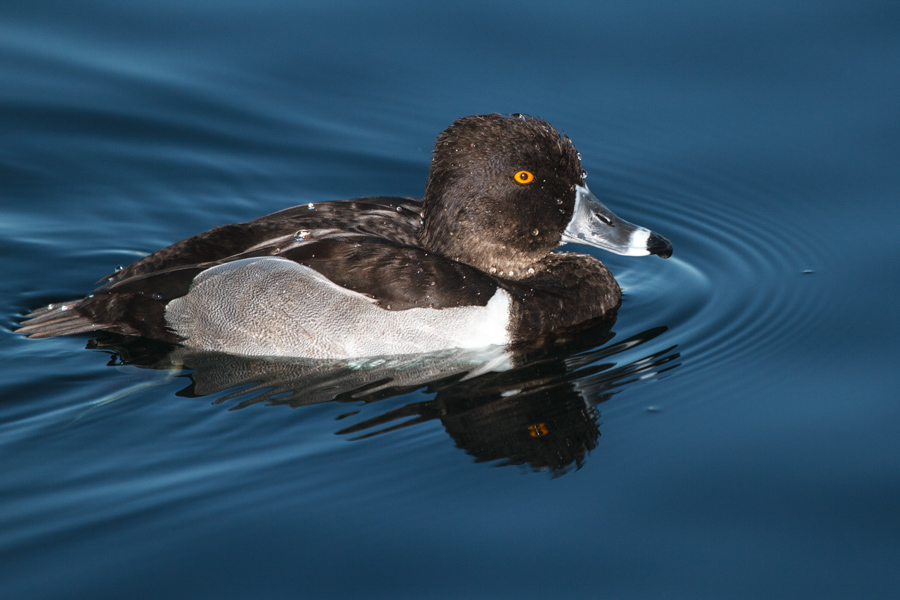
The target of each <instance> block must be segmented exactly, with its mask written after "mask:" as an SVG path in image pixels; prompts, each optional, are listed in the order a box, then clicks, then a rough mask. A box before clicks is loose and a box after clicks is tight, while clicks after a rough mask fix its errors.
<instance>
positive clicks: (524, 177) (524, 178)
mask: <svg viewBox="0 0 900 600" xmlns="http://www.w3.org/2000/svg"><path fill="white" fill-rule="evenodd" d="M513 179H515V180H516V183H531V182H532V181H534V173H532V172H531V171H519V172H518V173H516V174H515V175H513Z"/></svg>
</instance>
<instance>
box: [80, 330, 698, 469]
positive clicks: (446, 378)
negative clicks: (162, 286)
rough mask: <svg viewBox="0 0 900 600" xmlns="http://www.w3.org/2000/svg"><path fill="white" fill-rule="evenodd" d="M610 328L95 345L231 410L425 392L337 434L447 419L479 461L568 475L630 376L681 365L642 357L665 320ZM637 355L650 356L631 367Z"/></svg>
mask: <svg viewBox="0 0 900 600" xmlns="http://www.w3.org/2000/svg"><path fill="white" fill-rule="evenodd" d="M611 326H612V323H611V322H610V321H605V322H601V323H597V324H595V326H594V327H593V328H592V329H590V330H589V331H582V332H580V333H579V334H578V335H572V336H565V335H564V336H557V337H555V338H553V339H545V340H542V341H540V342H538V343H534V344H531V345H529V346H527V347H521V348H515V349H508V348H488V349H482V350H478V351H472V350H465V351H464V350H454V351H445V352H439V353H434V354H428V355H416V356H392V357H380V358H366V359H357V360H343V361H324V360H311V359H286V358H270V359H260V358H255V357H247V356H236V355H229V354H217V353H210V352H200V351H197V350H192V349H187V348H181V347H171V346H166V345H162V344H158V343H155V342H147V341H146V340H134V339H125V338H121V337H119V336H112V335H104V336H102V337H98V338H96V339H95V340H92V341H91V343H90V344H89V346H90V347H93V348H98V349H104V350H106V351H109V352H111V353H112V354H113V359H112V361H111V363H110V364H116V365H118V364H131V365H137V366H142V367H149V368H157V369H160V368H165V369H173V368H176V369H177V368H186V369H189V370H190V371H191V372H190V373H189V377H190V380H191V384H190V385H189V386H188V387H186V388H185V389H183V390H181V391H180V392H178V395H179V396H186V397H206V396H213V395H215V396H216V399H215V400H214V403H215V404H223V405H226V406H228V407H229V408H230V409H231V410H236V409H241V408H245V407H247V406H250V405H253V404H259V403H265V404H268V405H286V406H291V407H302V406H308V405H313V404H318V403H322V402H332V401H336V402H347V403H354V404H357V405H358V404H360V403H375V402H379V401H381V400H384V399H387V398H395V397H398V396H403V395H406V394H412V393H413V392H416V391H418V392H419V393H417V394H415V397H416V398H421V397H422V396H423V395H426V396H430V399H428V400H424V401H421V400H420V401H411V402H408V403H406V404H404V405H402V406H400V407H397V408H393V409H391V410H388V411H387V412H384V413H383V414H381V415H379V416H377V417H372V418H369V419H366V420H364V421H362V422H358V423H355V424H353V425H351V426H349V427H345V428H343V429H341V430H340V431H338V432H337V434H338V435H344V436H347V437H348V438H349V439H351V440H358V439H364V438H369V437H372V436H376V435H382V434H385V433H388V432H391V431H396V430H398V429H401V428H405V427H412V426H415V425H418V424H421V423H425V422H428V421H434V420H438V421H440V422H441V424H442V426H443V427H444V429H445V430H446V431H447V433H448V434H449V435H450V437H452V438H453V440H454V442H455V443H456V446H457V447H459V448H460V449H462V450H464V451H465V452H467V453H468V454H469V455H471V456H472V457H474V459H475V461H476V462H486V461H491V462H496V463H497V464H500V465H523V466H525V467H526V468H528V469H531V470H536V471H549V472H551V473H552V474H553V475H554V476H558V475H562V474H564V473H567V472H569V471H571V470H573V469H574V470H577V469H579V468H580V467H581V466H582V465H583V463H584V460H585V458H586V457H587V455H588V453H590V451H591V450H593V449H594V448H595V447H596V445H597V439H598V438H599V436H600V430H599V424H598V418H599V411H598V409H597V406H598V405H599V404H601V403H603V402H605V401H607V400H609V399H610V398H611V397H612V396H613V395H615V394H616V393H617V392H618V391H620V390H621V389H622V388H623V387H624V386H627V385H628V384H629V383H631V382H633V381H635V380H638V379H642V378H646V377H649V376H654V375H658V374H660V373H663V372H665V371H668V370H670V369H673V368H675V367H677V366H678V364H679V363H678V359H679V357H680V355H679V354H678V353H677V352H675V346H671V347H668V348H665V349H663V350H659V351H656V352H653V353H650V354H645V355H644V354H641V353H640V350H639V349H640V346H642V345H644V344H646V343H647V342H649V341H650V340H653V339H655V338H657V337H658V336H660V335H661V334H663V333H664V332H665V331H666V328H665V327H658V328H654V329H649V330H647V331H644V332H642V333H640V334H638V335H635V336H633V337H630V338H628V339H626V340H623V341H619V342H615V343H611V341H612V339H613V338H614V334H613V333H612V331H611ZM626 351H627V354H623V353H625V352H626ZM635 352H637V353H638V355H639V356H640V358H637V359H634V360H627V362H625V363H624V364H622V361H623V359H626V357H629V358H630V357H633V356H634V355H635ZM620 355H621V356H620ZM357 412H358V411H352V412H350V413H349V414H347V415H343V416H344V417H347V416H353V415H355V414H356V413H357Z"/></svg>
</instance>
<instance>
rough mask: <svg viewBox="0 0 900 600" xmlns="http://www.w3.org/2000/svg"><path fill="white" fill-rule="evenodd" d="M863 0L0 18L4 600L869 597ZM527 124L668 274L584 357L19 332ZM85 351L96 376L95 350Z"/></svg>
mask: <svg viewBox="0 0 900 600" xmlns="http://www.w3.org/2000/svg"><path fill="white" fill-rule="evenodd" d="M898 41H900V12H898V10H897V9H896V8H895V7H894V5H893V4H891V3H881V2H856V3H853V4H852V5H849V4H846V3H839V2H817V3H807V2H800V1H797V2H761V3H759V2H758V3H755V4H754V5H753V6H752V7H751V6H744V7H730V6H722V5H721V4H720V3H715V2H703V1H694V2H689V3H686V4H681V5H678V6H675V7H673V6H671V5H670V4H667V3H662V2H651V3H646V4H641V5H636V4H633V3H626V2H609V3H588V2H570V3H563V4H561V5H559V6H555V7H553V8H547V7H545V6H543V5H542V4H539V3H529V2H525V3H522V2H518V3H507V2H490V3H485V2H478V3H475V2H461V3H459V2H458V3H453V4H452V5H447V6H442V5H435V6H429V7H424V6H419V5H417V4H412V3H404V2H393V3H379V4H378V5H377V6H376V5H372V4H369V3H362V2H346V3H342V4H340V5H334V4H326V3H314V2H301V3H286V2H278V1H273V2H266V3H258V2H254V3H250V2H232V3H227V4H210V3H205V2H187V3H185V2H178V3H175V2H162V3H159V2H156V3H152V4H151V3H128V4H125V5H123V4H121V3H111V2H107V1H99V0H98V1H94V2H79V3H77V5H74V4H71V3H65V2H32V3H27V4H21V5H20V6H9V7H6V8H5V9H4V17H3V19H2V21H0V72H2V74H3V81H4V83H3V85H2V86H0V256H2V261H0V269H2V275H3V280H4V284H3V285H2V286H0V300H2V306H3V307H4V309H3V311H2V317H0V318H2V325H3V331H2V332H0V355H2V358H3V361H2V362H3V365H4V366H3V377H2V379H0V456H2V457H3V458H2V459H0V460H2V471H3V475H2V476H0V486H2V494H0V591H2V594H3V596H4V597H27V598H60V597H73V598H75V597H78V598H80V597H85V598H118V597H122V596H123V595H128V596H129V597H136V598H141V597H146V598H157V597H170V598H182V597H183V598H197V597H220V598H221V597H235V598H243V597H254V598H269V597H271V598H282V597H311V598H344V597H385V598H422V597H429V598H430V597H446V598H459V597H466V598H512V597H515V598H537V597H546V596H547V595H548V594H553V595H554V596H559V597H571V598H596V597H614V598H645V597H684V598H702V597H708V598H722V597H747V598H758V597H783V598H796V597H816V598H822V597H835V598H838V597H847V596H851V595H852V596H854V597H866V598H888V597H893V595H894V594H895V590H896V589H897V587H898V585H900V576H898V572H897V569H896V567H895V565H896V563H897V561H898V559H900V509H898V507H900V452H898V446H897V441H896V439H897V435H896V432H897V431H898V428H900V404H898V402H897V400H896V397H897V393H896V387H897V383H898V376H897V369H896V366H895V362H896V357H897V356H898V350H900V347H898V346H900V344H898V341H897V340H898V334H900V326H898V321H897V319H896V318H895V316H894V315H895V313H896V311H895V306H894V305H895V303H896V298H897V296H898V291H900V290H898V284H897V277H896V274H897V273H898V272H900V259H898V256H900V252H898V242H897V240H896V236H895V235H894V234H893V233H892V231H893V230H894V228H895V227H896V226H897V225H898V224H900V208H898V206H900V204H898V202H897V200H898V196H900V171H898V169H897V168H896V165H897V164H898V159H900V120H898V116H897V110H896V106H897V98H898V97H900V44H898ZM482 112H504V113H506V112H524V113H529V114H534V115H538V116H541V117H543V118H545V119H547V120H548V121H550V122H551V123H553V124H554V125H556V126H557V127H558V128H560V129H561V130H564V131H565V132H566V133H567V134H568V135H569V136H570V137H571V138H572V139H573V141H574V143H575V144H576V146H577V147H578V149H579V150H580V152H581V154H582V155H583V157H584V166H585V168H586V169H587V171H588V173H589V179H588V182H589V184H590V186H591V189H592V191H594V192H595V193H597V194H598V195H599V196H600V197H601V198H603V199H604V201H605V202H607V203H608V205H610V206H611V207H612V208H613V209H614V210H615V211H616V212H617V213H618V214H620V215H621V216H623V217H624V218H626V219H628V220H631V221H633V222H637V223H640V224H642V225H645V226H647V227H650V228H652V229H654V230H656V231H659V232H660V233H663V234H664V235H666V236H668V237H669V238H671V239H672V241H673V243H674V245H675V255H674V257H673V258H672V259H670V260H668V261H662V260H658V259H656V258H653V257H651V258H645V259H633V258H623V257H618V256H608V255H606V254H604V253H602V252H600V251H596V252H595V251H593V250H592V251H591V252H592V253H594V255H595V256H597V257H598V258H600V259H601V260H604V261H605V262H606V263H607V264H608V266H609V267H610V268H611V270H612V271H613V273H614V274H615V275H616V277H617V279H618V280H619V281H620V283H621V284H622V286H623V287H624V288H625V297H624V301H623V305H622V307H621V309H620V310H619V314H618V318H617V320H616V322H615V324H614V325H613V326H612V328H611V329H607V328H602V327H601V328H598V329H596V330H593V331H591V332H588V333H586V334H585V335H582V336H579V337H577V338H576V339H571V340H565V341H564V342H561V343H559V344H557V345H555V346H553V347H550V348H546V347H542V348H536V349H531V350H530V351H528V352H524V353H522V354H521V355H517V357H516V360H515V361H514V364H513V365H512V366H513V368H511V369H509V370H506V371H502V372H494V371H491V369H490V368H485V367H484V365H485V364H489V361H490V360H491V357H489V356H488V357H486V356H475V357H473V356H469V355H465V356H460V355H459V354H454V353H449V355H440V356H431V357H427V358H422V359H419V360H400V359H397V360H396V361H393V362H392V361H391V360H386V361H385V362H380V363H377V362H374V361H363V362H362V363H359V364H341V365H327V366H323V365H321V364H308V363H304V362H303V361H258V360H257V361H253V360H248V359H239V358H228V357H216V356H210V355H191V353H178V352H176V353H175V354H174V355H173V354H170V353H168V352H166V351H163V350H166V349H160V348H158V347H156V346H154V345H148V344H141V343H134V342H133V341H132V342H128V343H124V342H123V341H122V340H116V339H107V338H98V339H92V338H91V337H89V336H87V337H86V336H80V337H73V338H60V339H50V340H26V339H22V338H21V337H20V336H17V335H15V334H14V333H13V332H12V329H13V327H14V325H15V323H16V322H17V321H18V320H19V319H20V318H21V316H22V315H24V314H25V313H27V312H28V311H29V310H32V309H34V308H37V307H39V306H42V305H44V304H47V303H49V302H59V301H64V300H69V299H72V298H77V297H80V296H83V295H84V294H85V293H88V292H89V291H90V290H91V289H92V288H93V286H94V283H95V282H96V281H97V280H98V279H99V278H100V277H102V276H104V275H106V274H108V273H109V272H110V271H112V270H113V269H114V268H115V267H116V266H117V265H124V264H128V263H130V262H131V261H133V260H134V259H135V258H137V257H139V256H142V255H144V254H146V253H148V252H152V251H154V250H156V249H158V248H159V247H162V246H164V245H167V244H169V243H172V242H174V241H177V240H179V239H182V238H184V237H186V236H188V235H192V234H194V233H197V232H199V231H202V230H205V229H207V228H209V227H212V226H215V225H218V224H222V223H227V222H235V221H241V220H247V219H252V218H255V217H257V216H261V215H263V214H266V213H269V212H272V211H275V210H278V209H281V208H284V207H286V206H291V205H294V204H298V203H301V202H310V201H321V200H329V199H337V198H347V197H356V196H364V195H372V194H384V195H409V196H420V195H421V192H422V189H423V187H424V182H425V176H426V173H427V169H428V161H429V152H430V149H431V145H432V143H433V140H434V137H435V135H436V134H437V133H438V132H439V131H441V130H442V129H443V128H444V127H446V126H447V125H448V124H449V123H450V122H451V121H452V120H453V119H454V118H457V117H460V116H464V115H467V114H474V113H482ZM86 346H87V348H86Z"/></svg>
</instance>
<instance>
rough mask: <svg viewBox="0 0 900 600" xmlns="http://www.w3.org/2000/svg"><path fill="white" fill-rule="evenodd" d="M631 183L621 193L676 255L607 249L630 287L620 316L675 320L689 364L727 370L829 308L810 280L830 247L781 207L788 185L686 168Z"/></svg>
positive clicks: (648, 321)
mask: <svg viewBox="0 0 900 600" xmlns="http://www.w3.org/2000/svg"><path fill="white" fill-rule="evenodd" d="M667 175H668V174H667ZM626 186H627V187H629V188H630V189H629V190H628V192H626V193H625V194H621V193H619V195H620V197H622V196H625V197H626V198H627V200H626V203H627V205H628V208H629V210H628V212H629V213H634V214H636V215H641V219H642V221H639V222H642V223H644V222H645V221H646V222H648V224H649V225H650V226H651V227H654V228H658V229H659V231H660V233H662V234H664V235H666V236H667V237H669V238H670V239H671V240H672V241H673V244H674V247H675V254H674V256H673V257H672V258H671V259H669V260H668V261H666V262H660V261H657V262H655V263H650V264H648V261H642V262H636V261H633V260H628V259H621V258H619V257H615V258H609V257H606V256H604V257H603V260H604V261H605V262H607V264H609V266H610V268H611V269H612V270H613V272H614V273H615V275H616V278H617V279H618V280H619V282H620V283H621V284H622V286H623V288H624V291H625V299H624V302H623V308H622V309H621V310H620V313H619V320H620V325H622V326H625V327H630V326H632V325H631V323H630V321H631V320H632V319H633V318H638V319H639V320H640V325H638V327H642V326H643V327H644V328H646V327H647V326H651V325H666V326H668V327H669V328H670V330H671V331H670V335H669V338H668V339H667V342H672V341H675V342H677V344H678V346H679V351H680V352H681V353H682V356H683V358H684V362H685V366H686V367H687V368H690V369H692V370H698V369H699V370H702V369H707V368H710V367H712V366H715V368H717V369H721V368H723V367H725V368H727V366H728V365H729V364H733V363H734V362H737V361H744V360H747V359H748V357H750V356H753V355H755V354H757V353H761V352H765V351H766V350H767V349H768V348H771V347H773V346H775V345H777V344H778V343H779V341H780V340H781V339H782V336H784V335H790V332H791V331H795V330H796V329H797V328H804V327H807V326H809V325H810V323H811V322H813V321H814V320H815V319H816V315H817V314H820V313H821V310H822V308H823V306H822V304H823V303H824V302H825V299H824V297H821V296H817V295H815V294H811V293H808V287H806V286H805V285H804V284H805V283H807V282H808V281H810V280H809V279H808V278H809V277H810V276H811V275H814V273H815V271H816V270H817V269H818V268H819V267H818V266H819V265H820V264H822V261H823V260H827V257H826V251H827V249H826V248H823V247H822V246H823V244H822V243H821V241H819V240H817V239H816V238H815V237H814V235H812V234H810V233H808V232H807V231H805V230H804V229H803V227H802V226H797V225H796V224H792V223H791V222H790V221H789V219H787V218H786V217H783V216H782V215H781V214H780V213H781V211H779V210H778V206H779V202H778V200H777V196H778V195H785V194H778V193H777V192H775V193H773V192H770V191H763V190H760V189H759V188H758V187H754V186H753V184H752V183H750V182H746V181H741V180H740V178H734V179H730V180H726V179H724V178H720V179H718V180H712V179H710V178H703V177H702V176H699V175H697V179H692V178H691V177H690V176H684V174H681V175H680V176H677V177H676V176H662V177H660V176H657V177H656V179H654V178H653V177H649V178H645V179H643V180H642V181H641V183H640V184H634V183H633V182H631V184H630V185H628V184H626ZM642 187H643V189H641V188H642ZM613 193H614V194H616V192H613ZM629 196H631V197H629ZM656 224H660V225H659V226H658V227H657V225H656Z"/></svg>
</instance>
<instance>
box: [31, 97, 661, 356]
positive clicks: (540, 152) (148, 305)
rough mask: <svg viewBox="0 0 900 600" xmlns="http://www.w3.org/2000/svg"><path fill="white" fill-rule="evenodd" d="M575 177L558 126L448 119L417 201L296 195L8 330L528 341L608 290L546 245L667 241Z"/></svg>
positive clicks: (642, 246) (441, 343) (311, 346)
mask: <svg viewBox="0 0 900 600" xmlns="http://www.w3.org/2000/svg"><path fill="white" fill-rule="evenodd" d="M585 177H586V173H585V171H584V170H583V169H582V166H581V155H580V154H579V153H578V151H577V150H576V149H575V146H574V145H573V143H572V141H571V140H570V139H569V137H568V136H567V135H565V134H561V133H560V132H559V131H557V129H555V128H554V127H553V126H552V125H550V124H549V123H548V122H546V121H544V120H543V119H540V118H537V117H532V116H527V115H520V114H510V115H501V114H486V115H472V116H467V117H463V118H460V119H457V120H455V121H453V123H452V124H451V125H450V126H449V127H448V128H447V129H445V130H444V131H443V132H441V133H440V134H439V135H438V136H437V140H436V143H435V146H434V150H433V152H432V157H431V164H430V168H429V171H428V177H427V181H426V185H425V192H424V195H423V197H422V198H421V199H416V198H408V197H386V196H371V197H362V198H354V199H348V200H331V201H324V202H311V203H307V204H301V205H299V206H294V207H291V208H287V209H284V210H280V211H278V212H275V213H272V214H269V215H267V216H263V217H260V218H257V219H255V220H252V221H248V222H244V223H233V224H225V225H220V226H218V227H214V228H213V229H210V230H208V231H205V232H203V233H200V234H197V235H194V236H192V237H189V238H187V239H184V240H182V241H180V242H177V243H174V244H172V245H170V246H168V247H166V248H163V249H161V250H158V251H156V252H154V253H152V254H149V255H147V256H145V257H143V258H141V259H139V260H137V261H136V262H134V263H132V264H131V265H129V266H127V267H125V268H121V269H120V270H118V271H116V272H114V273H112V274H110V275H108V276H107V277H105V278H104V279H103V280H101V281H102V282H103V283H102V284H101V285H100V286H99V287H97V289H95V290H94V291H93V293H91V294H90V295H88V296H86V297H84V298H82V299H79V300H75V301H71V302H64V303H58V304H51V305H49V306H47V307H43V308H39V309H37V310H34V311H33V312H31V313H30V314H28V315H26V316H25V318H24V319H23V321H22V322H21V323H20V328H19V330H18V331H19V332H20V333H21V334H23V335H25V336H27V337H29V338H47V337H55V336H65V335H73V334H83V333H90V332H101V331H105V332H111V333H114V334H120V335H124V336H140V337H144V338H149V339H154V340H159V341H163V342H167V343H171V344H177V345H182V346H187V347H190V348H195V349H198V350H208V351H215V352H224V353H230V354H239V355H248V356H293V357H307V358H320V359H352V358H357V357H372V356H383V355H397V354H418V353H428V352H437V351H443V350H447V349H452V348H484V347H490V346H505V347H511V346H514V345H516V344H521V343H525V342H528V341H533V340H537V339H540V338H542V337H544V336H548V335H552V334H553V333H554V332H557V331H561V330H570V329H572V328H577V327H579V326H582V325H584V324H586V323H590V322H594V321H596V320H598V319H603V318H605V317H609V316H610V315H614V314H615V313H616V311H617V310H618V308H619V306H620V303H621V298H622V291H621V288H620V287H619V285H618V283H617V282H616V280H615V278H614V277H613V275H612V274H611V273H610V271H609V269H608V268H607V267H606V266H605V265H604V264H603V263H602V262H601V261H600V260H598V259H597V258H595V257H593V256H591V255H587V254H581V253H575V252H566V251H559V250H558V248H559V247H560V246H563V245H566V244H580V245H584V246H591V247H596V248H600V249H603V250H606V251H610V252H613V253H617V254H621V255H625V256H646V255H656V256H660V257H662V258H668V257H669V256H671V255H672V243H671V242H670V241H669V240H668V239H667V238H665V237H663V236H662V235H659V234H657V233H654V232H652V231H650V230H649V229H647V228H644V227H640V226H637V225H634V224H631V223H629V222H627V221H625V220H623V219H620V218H619V217H617V216H616V215H615V214H614V213H613V212H611V211H610V210H609V209H608V208H607V207H606V206H605V205H604V204H603V203H601V202H600V200H599V199H598V198H597V197H596V196H595V195H594V194H592V193H591V191H590V190H589V189H588V187H587V184H586V183H585Z"/></svg>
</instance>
